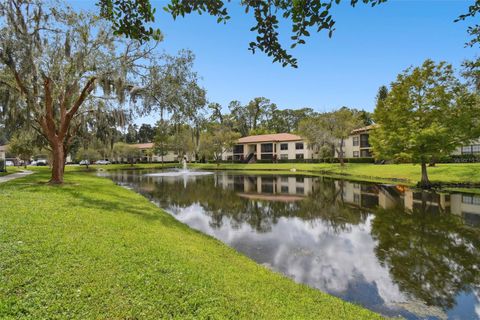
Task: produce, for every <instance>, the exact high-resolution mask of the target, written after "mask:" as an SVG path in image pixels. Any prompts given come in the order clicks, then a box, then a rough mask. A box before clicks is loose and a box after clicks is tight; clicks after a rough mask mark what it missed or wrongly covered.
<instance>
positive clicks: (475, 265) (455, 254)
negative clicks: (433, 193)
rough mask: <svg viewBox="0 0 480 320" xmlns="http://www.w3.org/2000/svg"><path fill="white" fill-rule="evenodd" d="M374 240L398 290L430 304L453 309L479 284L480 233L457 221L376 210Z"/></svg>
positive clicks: (449, 217)
mask: <svg viewBox="0 0 480 320" xmlns="http://www.w3.org/2000/svg"><path fill="white" fill-rule="evenodd" d="M421 207H423V208H425V207H426V206H425V204H422V206H421ZM372 236H373V237H374V239H376V240H377V241H378V245H377V247H376V249H375V253H376V255H377V257H378V259H379V261H380V263H381V264H382V265H383V266H387V267H388V268H389V270H390V274H391V276H392V279H393V280H394V281H395V282H396V283H397V284H398V286H399V287H400V289H401V290H402V291H403V292H406V293H408V294H410V295H411V296H413V297H415V298H416V299H421V300H422V301H425V302H426V303H427V304H428V305H433V306H437V307H441V308H444V309H450V308H452V307H453V306H454V305H455V298H456V295H458V294H459V293H461V292H462V291H467V292H468V291H469V290H470V289H471V288H472V287H474V286H479V285H480V270H479V266H480V232H479V230H478V229H472V228H469V227H467V226H465V225H463V223H462V221H461V219H460V218H459V217H457V216H454V215H452V214H445V213H438V212H437V213H433V212H428V210H427V211H425V210H422V209H421V208H419V209H414V210H413V211H412V212H411V214H407V213H405V211H404V208H403V207H400V206H399V207H397V208H394V209H388V210H386V209H378V210H377V211H376V215H375V219H374V221H373V223H372Z"/></svg>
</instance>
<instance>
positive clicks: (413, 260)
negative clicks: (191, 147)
mask: <svg viewBox="0 0 480 320" xmlns="http://www.w3.org/2000/svg"><path fill="white" fill-rule="evenodd" d="M112 179H114V180H115V181H117V182H118V183H120V184H124V185H127V186H129V187H131V188H133V189H135V190H137V191H138V192H141V193H142V194H144V195H146V196H147V197H149V198H150V199H151V200H152V201H154V202H155V203H157V204H158V205H159V206H160V207H163V208H165V209H167V210H168V211H169V212H171V213H172V214H174V215H175V217H176V218H177V219H179V220H180V221H182V222H184V223H186V224H188V225H190V226H191V227H193V228H195V229H198V230H201V231H203V232H205V233H207V234H210V235H212V236H214V237H216V238H218V239H220V240H222V241H224V242H225V243H227V244H229V245H230V246H232V247H234V248H236V249H237V250H239V251H240V252H243V253H245V254H246V255H248V256H249V257H251V258H252V259H254V260H256V261H257V262H258V263H261V264H264V265H265V266H267V267H269V268H272V269H274V270H276V271H279V272H282V273H284V274H285V275H287V276H289V277H291V278H293V279H295V281H297V282H301V283H306V284H308V285H310V286H313V287H315V288H318V289H321V290H323V291H326V292H329V293H331V294H334V295H337V296H339V297H341V298H343V299H346V300H349V301H353V302H356V303H359V304H362V305H364V306H366V307H368V308H370V309H372V310H375V311H377V312H381V313H382V314H385V315H387V316H396V315H401V316H403V317H406V318H411V319H417V318H421V319H423V318H427V319H429V318H433V319H446V318H451V319H479V318H480V302H479V297H480V286H479V285H480V270H479V266H480V252H479V251H480V250H479V249H480V228H479V226H480V197H479V196H475V195H468V194H460V193H459V194H447V193H445V194H443V193H442V194H439V193H429V192H417V191H414V190H411V189H408V188H405V187H399V186H387V185H377V184H361V183H352V182H347V181H339V180H333V179H327V178H317V177H315V178H312V177H302V176H274V175H261V176H256V175H240V174H233V173H228V172H221V173H217V174H215V175H212V176H203V177H190V178H189V179H188V181H187V183H185V180H184V179H177V178H175V177H147V176H144V175H143V174H141V173H138V172H116V173H113V174H112Z"/></svg>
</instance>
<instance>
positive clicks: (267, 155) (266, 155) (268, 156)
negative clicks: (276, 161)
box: [261, 153, 273, 160]
mask: <svg viewBox="0 0 480 320" xmlns="http://www.w3.org/2000/svg"><path fill="white" fill-rule="evenodd" d="M272 159H273V154H271V153H262V158H261V160H272Z"/></svg>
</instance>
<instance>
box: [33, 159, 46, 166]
mask: <svg viewBox="0 0 480 320" xmlns="http://www.w3.org/2000/svg"><path fill="white" fill-rule="evenodd" d="M47 164H48V161H47V160H45V159H38V160H37V163H36V164H35V165H36V166H37V167H39V166H46V165H47Z"/></svg>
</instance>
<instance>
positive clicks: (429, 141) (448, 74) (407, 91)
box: [370, 60, 480, 186]
mask: <svg viewBox="0 0 480 320" xmlns="http://www.w3.org/2000/svg"><path fill="white" fill-rule="evenodd" d="M374 118H375V121H376V123H377V124H378V125H379V126H378V128H376V129H375V130H373V131H372V133H371V135H370V142H371V144H372V146H373V150H374V154H375V157H376V158H380V159H396V160H397V161H412V162H416V163H420V164H421V165H422V181H421V184H422V185H423V186H429V185H430V182H429V180H428V175H427V172H426V170H427V169H426V164H428V163H429V162H430V161H434V160H435V159H439V158H440V157H442V156H445V155H449V154H450V153H451V152H452V151H453V150H455V148H456V147H458V146H460V145H462V144H463V143H468V142H469V141H470V140H471V139H475V138H478V136H479V135H480V101H479V97H478V95H476V94H474V93H472V92H470V91H469V90H468V87H467V86H466V85H465V84H463V83H461V82H460V81H459V80H458V79H457V78H456V77H455V72H454V70H453V68H452V66H451V65H449V64H447V63H445V62H440V63H434V62H433V61H431V60H426V61H425V62H424V63H423V64H422V65H421V66H420V67H416V68H409V69H407V70H406V71H404V72H403V73H401V74H399V75H398V77H397V80H396V81H394V82H393V83H392V85H391V89H390V92H389V93H388V94H387V96H386V97H385V98H382V99H378V101H377V106H376V109H375V112H374Z"/></svg>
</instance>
